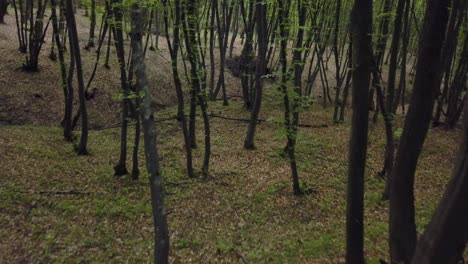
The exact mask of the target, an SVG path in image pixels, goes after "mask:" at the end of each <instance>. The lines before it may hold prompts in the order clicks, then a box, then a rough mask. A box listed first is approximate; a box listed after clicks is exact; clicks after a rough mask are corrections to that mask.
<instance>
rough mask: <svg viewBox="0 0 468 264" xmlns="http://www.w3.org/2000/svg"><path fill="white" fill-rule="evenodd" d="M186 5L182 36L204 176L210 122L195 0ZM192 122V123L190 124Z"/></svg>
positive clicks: (209, 138) (207, 158) (206, 172)
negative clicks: (201, 134) (200, 129)
mask: <svg viewBox="0 0 468 264" xmlns="http://www.w3.org/2000/svg"><path fill="white" fill-rule="evenodd" d="M185 4H186V8H187V9H186V10H185V11H183V13H182V14H183V15H184V17H183V18H184V19H183V24H184V31H185V32H184V33H185V34H184V36H185V43H186V44H185V46H186V49H187V55H188V57H189V61H190V65H191V69H190V73H191V82H192V91H191V92H192V100H195V98H196V99H197V100H198V103H199V104H200V110H201V113H202V117H203V124H204V127H205V156H204V159H203V168H202V173H203V175H204V176H208V174H209V165H210V156H211V135H210V122H209V117H208V113H207V107H208V104H207V102H206V96H205V84H204V82H205V77H204V76H205V66H204V63H203V61H200V58H203V54H201V50H200V42H199V38H198V37H197V32H199V31H198V28H199V27H198V23H197V18H196V14H195V7H196V3H195V0H188V2H187V3H185ZM191 104H192V105H191V107H195V106H196V105H195V101H192V102H191ZM192 113H193V115H195V114H194V113H195V110H194V109H193V111H191V115H192ZM192 120H193V123H192ZM191 123H192V124H193V129H192V131H193V132H192V133H193V135H195V116H191Z"/></svg>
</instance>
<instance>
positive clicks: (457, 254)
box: [412, 97, 468, 264]
mask: <svg viewBox="0 0 468 264" xmlns="http://www.w3.org/2000/svg"><path fill="white" fill-rule="evenodd" d="M467 101H468V97H467V98H466V99H465V111H464V112H465V113H464V122H463V123H464V126H465V128H464V133H463V141H462V142H461V145H460V150H459V152H458V160H457V162H456V164H455V167H454V168H453V170H452V177H451V179H450V182H449V184H448V186H447V189H446V190H445V193H444V195H443V197H442V199H441V201H440V202H439V206H438V207H437V209H436V211H435V213H434V215H433V216H432V219H431V222H430V223H429V225H428V226H427V227H426V230H425V231H424V233H423V235H422V236H421V238H420V240H419V242H418V245H417V247H416V251H415V253H414V257H413V261H412V263H413V264H438V263H447V264H457V263H463V250H464V248H465V245H466V241H467V238H468V226H467V225H466V223H468V213H467V212H468V203H467V200H468V102H467Z"/></svg>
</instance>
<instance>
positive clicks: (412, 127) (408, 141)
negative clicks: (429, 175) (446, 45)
mask: <svg viewBox="0 0 468 264" xmlns="http://www.w3.org/2000/svg"><path fill="white" fill-rule="evenodd" d="M448 6H449V0H429V1H427V6H426V14H425V17H424V27H423V31H422V35H421V40H420V44H419V45H420V46H419V54H418V65H417V66H416V67H417V68H416V76H415V81H414V86H413V95H412V96H411V102H410V107H409V110H408V114H407V117H406V120H405V125H404V129H403V134H402V136H401V139H400V144H399V146H400V147H399V149H398V152H397V155H396V159H395V166H394V169H393V172H392V176H391V182H390V239H389V243H390V257H391V261H392V263H402V262H403V263H410V261H411V258H412V257H413V253H414V249H415V246H416V223H415V219H414V192H413V187H414V173H415V171H416V165H417V162H418V158H419V154H420V152H421V148H422V145H423V143H424V140H425V138H426V134H427V131H428V129H429V122H430V120H431V117H432V110H433V107H434V99H435V95H436V92H437V89H438V87H437V78H438V74H439V72H440V70H441V65H440V62H441V49H442V43H443V41H444V36H445V29H446V26H447V20H448ZM387 100H388V99H387Z"/></svg>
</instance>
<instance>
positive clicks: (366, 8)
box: [346, 0, 372, 264]
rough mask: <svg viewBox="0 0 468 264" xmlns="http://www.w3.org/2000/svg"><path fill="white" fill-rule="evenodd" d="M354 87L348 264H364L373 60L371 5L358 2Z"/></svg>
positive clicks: (354, 24) (354, 21) (354, 26)
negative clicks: (365, 203) (365, 176)
mask: <svg viewBox="0 0 468 264" xmlns="http://www.w3.org/2000/svg"><path fill="white" fill-rule="evenodd" d="M351 32H352V45H353V53H352V56H353V57H352V61H353V64H352V65H353V69H354V70H353V85H352V89H353V90H352V98H353V103H352V108H353V116H352V121H351V139H350V142H349V165H348V191H347V208H346V263H348V264H354V263H355V264H358V263H364V249H363V248H364V236H363V235H364V234H363V233H364V226H363V222H364V219H363V217H364V172H365V165H366V155H367V136H368V135H367V131H368V122H369V112H368V104H369V100H368V98H369V84H370V73H371V59H372V46H371V45H372V37H371V32H372V1H371V0H355V2H354V7H353V10H352V13H351Z"/></svg>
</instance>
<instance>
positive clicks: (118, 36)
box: [112, 0, 129, 176]
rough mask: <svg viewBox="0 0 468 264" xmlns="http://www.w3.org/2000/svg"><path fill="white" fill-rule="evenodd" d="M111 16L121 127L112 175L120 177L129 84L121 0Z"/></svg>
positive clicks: (123, 167)
mask: <svg viewBox="0 0 468 264" xmlns="http://www.w3.org/2000/svg"><path fill="white" fill-rule="evenodd" d="M112 8H113V10H112V14H113V17H114V23H115V25H114V26H113V27H112V29H113V32H114V41H115V50H116V51H117V59H118V61H119V67H120V85H121V87H122V93H123V98H122V102H121V105H122V125H121V131H120V158H119V162H118V163H117V165H115V166H114V175H115V176H121V175H125V174H128V170H127V165H126V162H127V130H128V98H127V97H128V95H129V82H128V76H127V68H126V66H125V65H126V63H125V50H124V37H123V29H122V27H123V23H122V19H123V13H122V3H121V0H114V5H113V7H112Z"/></svg>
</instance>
